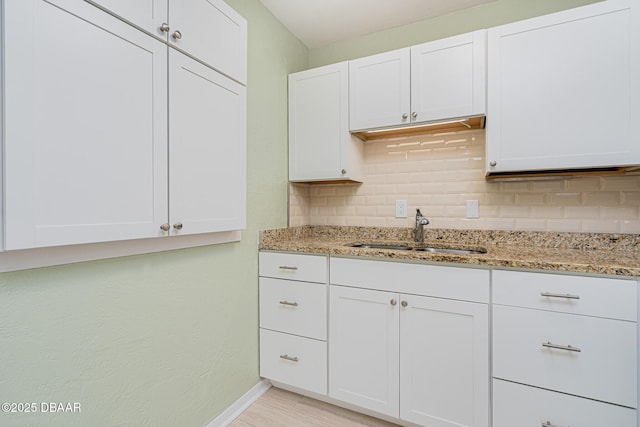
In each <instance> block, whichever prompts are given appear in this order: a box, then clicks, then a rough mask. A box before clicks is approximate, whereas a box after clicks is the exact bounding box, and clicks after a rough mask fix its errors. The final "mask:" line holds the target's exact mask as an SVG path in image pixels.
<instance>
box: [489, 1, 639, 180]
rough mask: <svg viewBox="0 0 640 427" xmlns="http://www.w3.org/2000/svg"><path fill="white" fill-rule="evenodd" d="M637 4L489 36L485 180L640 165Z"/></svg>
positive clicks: (604, 6) (576, 12) (598, 7)
mask: <svg viewBox="0 0 640 427" xmlns="http://www.w3.org/2000/svg"><path fill="white" fill-rule="evenodd" d="M632 5H633V6H632ZM637 5H638V3H637V2H632V1H629V0H610V1H603V2H598V3H595V4H592V5H588V6H584V7H580V8H576V9H571V10H567V11H563V12H559V13H555V14H551V15H547V16H542V17H538V18H533V19H529V20H525V21H520V22H516V23H513V24H508V25H504V26H500V27H496V28H492V29H490V30H489V32H488V63H489V67H488V86H489V92H488V111H487V112H488V116H490V117H489V120H488V124H487V172H489V173H492V172H510V171H533V170H554V169H575V168H594V167H615V166H625V165H631V164H639V163H640V144H638V141H637V137H634V136H633V134H632V127H631V126H632V125H634V124H636V122H637V118H638V117H640V86H639V85H640V8H639V7H637Z"/></svg>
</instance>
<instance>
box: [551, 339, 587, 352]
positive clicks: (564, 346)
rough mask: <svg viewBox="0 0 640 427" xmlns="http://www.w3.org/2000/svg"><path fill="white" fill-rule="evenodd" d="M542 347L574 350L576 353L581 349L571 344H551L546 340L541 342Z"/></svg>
mask: <svg viewBox="0 0 640 427" xmlns="http://www.w3.org/2000/svg"><path fill="white" fill-rule="evenodd" d="M542 346H543V347H548V348H555V349H558V350H567V351H575V352H576V353H580V352H581V351H582V350H581V349H579V348H578V347H574V346H571V345H558V344H552V343H551V342H549V341H547V342H543V343H542Z"/></svg>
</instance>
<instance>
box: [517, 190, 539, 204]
mask: <svg viewBox="0 0 640 427" xmlns="http://www.w3.org/2000/svg"><path fill="white" fill-rule="evenodd" d="M546 199H547V197H546V194H544V193H518V194H516V201H515V204H516V205H544V204H546V203H547V202H546Z"/></svg>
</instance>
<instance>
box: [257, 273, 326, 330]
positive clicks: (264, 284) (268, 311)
mask: <svg viewBox="0 0 640 427" xmlns="http://www.w3.org/2000/svg"><path fill="white" fill-rule="evenodd" d="M260 327H261V328H266V329H272V330H275V331H280V332H287V333H289V334H294V335H302V336H305V337H309V338H315V339H318V340H326V339H327V285H321V284H319V283H307V282H296V281H292V280H280V279H271V278H268V277H261V278H260Z"/></svg>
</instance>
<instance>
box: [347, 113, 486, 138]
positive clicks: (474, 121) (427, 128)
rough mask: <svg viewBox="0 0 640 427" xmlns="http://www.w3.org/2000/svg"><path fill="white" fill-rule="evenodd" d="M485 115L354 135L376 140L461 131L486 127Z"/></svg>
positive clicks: (359, 132)
mask: <svg viewBox="0 0 640 427" xmlns="http://www.w3.org/2000/svg"><path fill="white" fill-rule="evenodd" d="M485 121H486V119H485V116H478V117H469V118H467V119H460V120H459V121H453V120H452V121H447V122H443V123H424V124H422V125H413V126H409V127H402V128H397V127H396V128H393V129H380V130H374V131H366V130H362V131H355V132H352V135H355V136H357V137H358V138H360V139H361V140H363V141H375V140H378V139H387V138H396V137H404V136H414V135H431V134H434V133H448V132H460V131H464V130H476V129H484V126H485Z"/></svg>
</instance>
